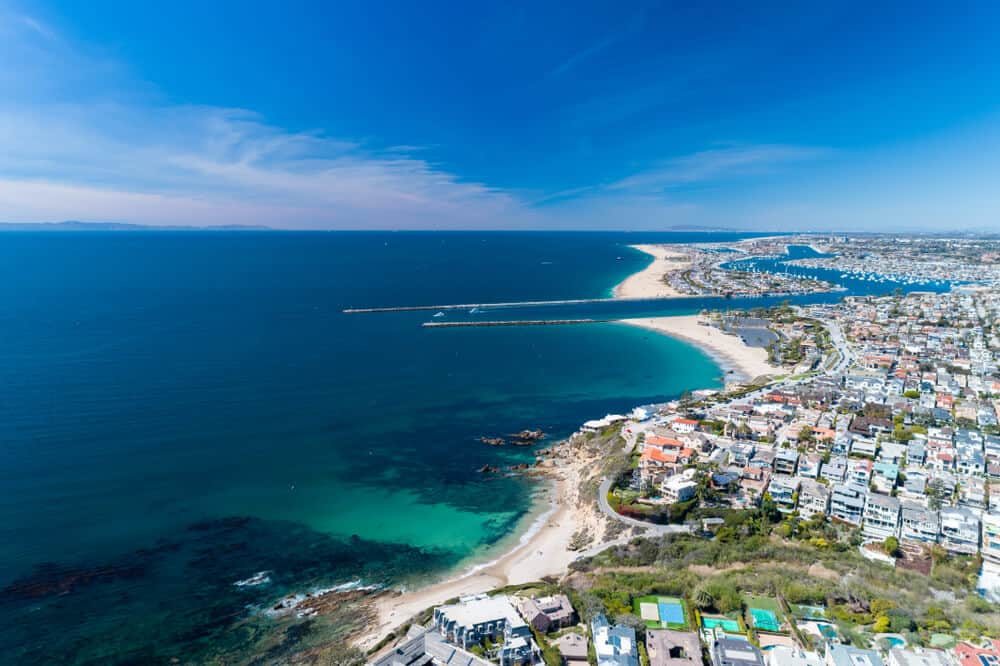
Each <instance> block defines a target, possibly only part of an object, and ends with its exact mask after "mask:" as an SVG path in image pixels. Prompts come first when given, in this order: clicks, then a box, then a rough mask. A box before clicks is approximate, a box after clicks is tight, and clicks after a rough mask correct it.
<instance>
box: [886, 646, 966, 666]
mask: <svg viewBox="0 0 1000 666" xmlns="http://www.w3.org/2000/svg"><path fill="white" fill-rule="evenodd" d="M886 662H887V665H888V666H953V664H952V661H951V659H950V658H949V657H948V654H947V653H946V652H945V651H944V650H931V649H928V648H917V649H915V650H911V649H909V648H899V647H895V648H892V649H891V650H889V657H888V659H886Z"/></svg>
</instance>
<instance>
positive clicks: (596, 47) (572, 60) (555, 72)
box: [548, 33, 623, 78]
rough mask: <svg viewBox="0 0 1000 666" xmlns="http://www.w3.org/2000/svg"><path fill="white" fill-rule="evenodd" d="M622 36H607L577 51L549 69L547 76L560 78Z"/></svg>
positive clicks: (619, 34) (616, 34)
mask: <svg viewBox="0 0 1000 666" xmlns="http://www.w3.org/2000/svg"><path fill="white" fill-rule="evenodd" d="M622 36H623V33H615V34H613V35H608V36H607V37H605V38H604V39H602V40H601V41H599V42H597V43H596V44H593V45H591V46H588V47H587V48H585V49H583V50H582V51H577V52H576V53H574V54H573V55H571V56H570V57H569V58H567V59H566V60H564V61H562V62H561V63H560V64H559V65H558V66H557V67H554V68H553V69H551V70H550V71H549V74H548V76H549V78H557V77H560V76H562V75H563V74H566V73H567V72H569V71H570V70H571V69H573V68H574V67H576V66H577V65H579V64H580V63H582V62H585V61H587V60H589V59H590V58H592V57H594V56H595V55H597V54H598V53H600V52H601V51H603V50H604V49H606V48H608V47H609V46H611V45H613V44H614V43H615V42H617V41H618V40H619V39H621V38H622Z"/></svg>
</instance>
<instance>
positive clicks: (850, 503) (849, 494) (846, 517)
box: [830, 484, 865, 525]
mask: <svg viewBox="0 0 1000 666" xmlns="http://www.w3.org/2000/svg"><path fill="white" fill-rule="evenodd" d="M864 511H865V490H864V489H863V488H858V487H857V486H853V485H850V484H838V485H835V486H833V489H832V491H831V493H830V517H831V518H833V519H834V520H839V521H841V522H844V523H848V524H850V525H860V524H861V520H862V517H863V516H864Z"/></svg>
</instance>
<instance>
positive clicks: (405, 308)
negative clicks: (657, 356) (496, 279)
mask: <svg viewBox="0 0 1000 666" xmlns="http://www.w3.org/2000/svg"><path fill="white" fill-rule="evenodd" d="M661 300H669V299H663V298H572V299H568V300H560V301H511V302H507V303H460V304H451V305H395V306H389V307H378V308H346V309H344V310H342V312H343V313H344V314H371V313H375V312H418V311H420V310H474V309H477V308H478V309H482V308H516V307H534V306H540V305H585V304H587V303H618V302H622V301H661Z"/></svg>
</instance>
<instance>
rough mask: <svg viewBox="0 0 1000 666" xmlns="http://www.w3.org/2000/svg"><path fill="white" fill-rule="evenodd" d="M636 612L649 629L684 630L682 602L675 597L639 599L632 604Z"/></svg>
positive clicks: (685, 626)
mask: <svg viewBox="0 0 1000 666" xmlns="http://www.w3.org/2000/svg"><path fill="white" fill-rule="evenodd" d="M633 605H634V607H635V610H636V612H637V613H638V615H639V617H641V618H642V619H643V620H644V621H645V622H646V626H647V627H649V628H651V629H686V628H687V616H686V614H685V609H684V601H683V600H681V599H677V598H676V597H652V596H651V597H640V598H638V599H636V600H635V602H634V603H633Z"/></svg>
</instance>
